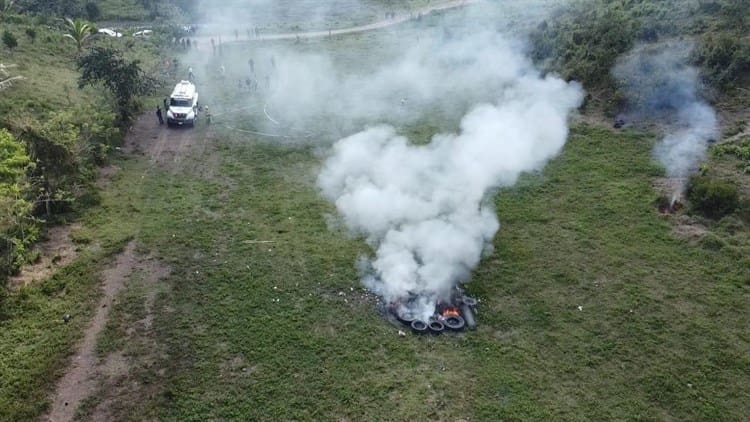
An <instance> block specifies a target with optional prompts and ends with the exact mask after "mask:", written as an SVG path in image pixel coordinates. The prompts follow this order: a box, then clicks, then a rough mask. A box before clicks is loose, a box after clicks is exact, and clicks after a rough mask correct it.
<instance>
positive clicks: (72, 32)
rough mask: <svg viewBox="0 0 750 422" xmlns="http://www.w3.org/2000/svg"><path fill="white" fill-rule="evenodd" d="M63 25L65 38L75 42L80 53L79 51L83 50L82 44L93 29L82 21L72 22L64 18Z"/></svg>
mask: <svg viewBox="0 0 750 422" xmlns="http://www.w3.org/2000/svg"><path fill="white" fill-rule="evenodd" d="M65 23H67V28H66V31H67V33H66V34H65V37H66V38H70V39H71V40H73V41H75V43H76V47H77V48H78V52H79V53H80V52H81V49H83V43H85V42H86V40H88V38H89V37H90V36H91V33H92V31H93V29H94V27H93V26H92V25H91V24H90V23H88V22H86V21H85V20H83V19H76V20H72V19H70V18H65Z"/></svg>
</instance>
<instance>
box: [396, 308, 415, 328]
mask: <svg viewBox="0 0 750 422" xmlns="http://www.w3.org/2000/svg"><path fill="white" fill-rule="evenodd" d="M396 316H397V317H398V320H399V321H401V322H403V323H404V324H407V325H409V324H411V323H412V322H414V320H416V319H417V317H416V316H415V315H414V314H413V313H411V312H409V311H406V312H402V313H400V314H397V315H396Z"/></svg>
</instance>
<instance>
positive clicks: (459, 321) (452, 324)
mask: <svg viewBox="0 0 750 422" xmlns="http://www.w3.org/2000/svg"><path fill="white" fill-rule="evenodd" d="M444 324H445V327H446V328H448V329H451V330H454V331H458V330H461V329H463V328H464V326H465V325H466V321H464V319H463V318H461V317H460V316H449V317H448V318H446V319H445V322H444Z"/></svg>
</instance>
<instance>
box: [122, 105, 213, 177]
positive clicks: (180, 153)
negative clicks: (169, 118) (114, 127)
mask: <svg viewBox="0 0 750 422" xmlns="http://www.w3.org/2000/svg"><path fill="white" fill-rule="evenodd" d="M202 124H204V123H203V122H202V121H201V120H200V119H199V120H198V123H197V125H198V126H200V125H202ZM206 135H207V134H206V133H205V132H203V131H201V130H200V129H199V127H196V128H190V127H173V128H170V127H167V125H166V124H163V125H160V124H159V122H158V121H157V120H156V116H154V115H152V114H151V113H146V114H144V115H142V116H141V117H139V118H138V119H137V120H136V121H135V123H133V126H132V127H131V128H130V131H129V133H128V136H127V137H126V138H125V142H124V144H123V152H125V153H126V154H130V155H142V156H145V157H148V159H149V161H150V162H151V163H152V164H153V165H156V166H160V167H167V168H170V169H173V170H176V169H178V168H180V164H181V163H182V162H183V160H184V159H185V157H186V156H188V155H189V154H197V155H203V154H205V153H206V152H207V151H206V150H207V148H210V147H212V145H213V142H210V141H211V140H212V139H213V138H212V137H211V136H206ZM213 155H214V154H208V155H207V156H213Z"/></svg>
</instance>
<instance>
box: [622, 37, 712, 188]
mask: <svg viewBox="0 0 750 422" xmlns="http://www.w3.org/2000/svg"><path fill="white" fill-rule="evenodd" d="M691 52H692V45H691V44H687V43H683V42H679V43H678V42H672V43H664V44H660V45H656V46H639V47H637V48H635V49H634V50H632V51H631V52H629V53H628V54H626V55H625V56H624V57H622V58H620V60H619V61H618V64H617V66H616V67H615V69H614V71H613V74H614V75H615V77H616V78H617V79H618V80H619V81H620V82H621V83H622V85H623V87H624V88H625V92H626V94H627V96H628V100H629V103H630V106H631V108H632V111H631V113H632V115H633V116H634V118H636V119H643V120H647V121H652V122H658V123H659V124H660V125H661V126H662V127H664V128H665V132H666V134H665V135H664V137H663V138H662V139H661V141H660V142H659V143H657V144H656V145H655V147H654V156H655V157H656V158H657V159H658V160H659V161H660V162H661V163H662V164H663V165H664V167H665V169H666V172H667V176H668V177H670V178H673V179H677V180H678V181H679V184H678V185H679V187H678V191H676V192H674V193H673V197H672V201H673V202H674V201H676V200H677V199H678V198H679V196H680V195H681V194H682V193H683V191H684V189H685V184H686V181H687V177H688V176H689V175H690V173H691V172H693V171H695V170H696V169H697V167H698V165H699V163H700V162H701V161H702V160H703V159H704V158H705V154H706V148H707V146H708V142H709V140H711V139H713V138H715V137H716V136H717V134H718V126H717V118H716V113H715V111H714V109H713V108H712V107H711V106H710V105H709V104H708V103H707V102H706V101H704V100H703V99H701V97H700V94H699V88H700V79H699V75H698V70H697V69H696V68H694V67H692V66H689V65H688V62H689V58H690V54H691Z"/></svg>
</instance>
